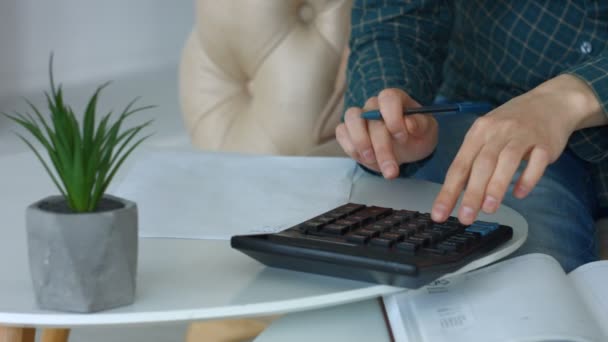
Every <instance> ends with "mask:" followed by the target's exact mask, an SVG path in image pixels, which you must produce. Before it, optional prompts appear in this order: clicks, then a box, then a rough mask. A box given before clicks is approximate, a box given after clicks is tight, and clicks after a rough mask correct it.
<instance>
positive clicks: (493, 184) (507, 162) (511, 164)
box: [482, 140, 528, 213]
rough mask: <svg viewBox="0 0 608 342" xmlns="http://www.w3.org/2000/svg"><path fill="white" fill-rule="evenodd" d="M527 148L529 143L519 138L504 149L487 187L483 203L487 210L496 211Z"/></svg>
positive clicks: (488, 211)
mask: <svg viewBox="0 0 608 342" xmlns="http://www.w3.org/2000/svg"><path fill="white" fill-rule="evenodd" d="M527 150H528V147H527V145H526V144H524V143H523V142H521V141H517V140H512V141H510V142H509V143H507V145H506V146H505V147H504V148H503V149H502V151H501V152H500V155H499V156H498V163H497V164H496V169H495V170H494V174H493V175H492V178H491V179H490V182H489V183H488V187H487V188H486V197H485V199H484V203H483V205H482V208H483V210H484V211H485V212H487V213H493V212H496V210H497V209H498V207H499V206H500V203H502V200H503V198H504V196H505V193H506V192H507V189H508V188H509V185H510V184H511V181H512V180H513V175H515V172H517V169H518V168H519V165H520V164H521V161H522V158H523V156H524V155H525V154H526V152H527Z"/></svg>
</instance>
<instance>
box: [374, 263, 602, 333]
mask: <svg viewBox="0 0 608 342" xmlns="http://www.w3.org/2000/svg"><path fill="white" fill-rule="evenodd" d="M387 299H388V298H387ZM387 299H385V305H386V307H387V313H388V315H389V321H390V323H391V327H395V326H396V325H398V326H397V327H395V328H393V329H392V330H393V332H394V335H395V338H396V341H397V342H402V341H425V342H426V341H433V342H435V341H437V342H443V341H445V342H448V341H449V342H473V341H480V342H481V341H483V342H491V341H560V340H567V341H586V342H589V341H598V342H599V341H602V339H601V332H600V331H599V329H598V327H597V326H596V324H595V322H594V321H593V319H592V317H591V314H590V313H589V312H588V311H587V309H586V307H585V306H584V305H581V304H580V298H579V297H578V295H577V294H576V292H575V291H574V289H573V287H572V285H571V284H570V282H569V281H567V277H566V275H565V274H564V273H563V271H562V269H561V267H560V266H559V264H558V263H557V262H556V261H555V260H554V259H553V258H551V257H549V256H546V255H542V254H531V255H526V256H521V257H517V258H514V259H509V260H506V261H503V262H500V263H497V264H494V265H491V266H488V267H486V268H483V269H480V270H477V271H473V272H471V273H467V274H462V275H459V276H455V277H452V278H448V279H440V280H438V281H436V282H434V283H432V284H430V285H428V286H426V287H423V288H421V289H418V290H414V291H410V292H405V293H403V294H398V295H395V296H394V297H393V298H390V299H389V300H387ZM396 311H397V312H396ZM395 313H396V314H395ZM397 315H398V317H395V316H397ZM391 316H393V317H391ZM397 320H400V322H397Z"/></svg>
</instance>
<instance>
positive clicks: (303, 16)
mask: <svg viewBox="0 0 608 342" xmlns="http://www.w3.org/2000/svg"><path fill="white" fill-rule="evenodd" d="M298 18H299V19H300V21H302V22H303V23H305V24H308V23H310V22H311V21H313V19H314V18H315V10H314V9H313V8H312V6H311V5H310V4H308V3H306V2H304V3H302V4H301V5H300V6H299V7H298Z"/></svg>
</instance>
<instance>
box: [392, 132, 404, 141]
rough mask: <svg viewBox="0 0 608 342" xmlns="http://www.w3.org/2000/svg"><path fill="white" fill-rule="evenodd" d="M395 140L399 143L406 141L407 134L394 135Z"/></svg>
mask: <svg viewBox="0 0 608 342" xmlns="http://www.w3.org/2000/svg"><path fill="white" fill-rule="evenodd" d="M393 138H394V139H395V140H398V141H405V133H403V132H399V133H397V134H394V135H393Z"/></svg>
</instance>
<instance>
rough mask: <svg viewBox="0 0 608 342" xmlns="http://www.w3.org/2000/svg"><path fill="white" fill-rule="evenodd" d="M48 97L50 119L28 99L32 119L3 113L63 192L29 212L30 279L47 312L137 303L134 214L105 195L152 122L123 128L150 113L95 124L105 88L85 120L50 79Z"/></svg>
mask: <svg viewBox="0 0 608 342" xmlns="http://www.w3.org/2000/svg"><path fill="white" fill-rule="evenodd" d="M49 74H50V83H51V89H50V94H49V93H48V92H45V95H46V98H47V106H48V110H49V112H50V115H49V116H50V120H48V119H46V118H45V117H44V116H43V115H42V114H41V112H40V111H39V110H38V109H37V108H36V107H35V106H34V105H33V104H32V103H31V102H30V101H28V100H26V101H27V103H28V105H29V108H30V109H31V110H32V113H24V114H22V113H13V114H11V115H9V114H4V115H5V116H7V117H8V118H10V119H11V120H13V121H14V122H16V123H17V124H19V125H20V126H22V127H23V128H25V129H26V131H27V132H29V133H30V134H31V135H32V136H33V138H35V140H37V141H38V142H39V143H40V144H41V145H42V149H43V150H44V151H45V152H46V154H47V155H48V161H47V160H45V158H43V156H42V154H41V153H40V152H39V151H38V150H37V148H36V147H34V144H32V142H30V141H29V140H28V139H26V138H25V137H24V136H23V135H20V134H18V135H19V137H20V138H21V139H22V140H23V141H24V142H25V143H26V144H27V146H29V148H30V149H31V150H32V151H33V152H34V154H35V155H36V157H37V158H38V159H39V160H40V162H41V163H42V166H43V167H44V168H45V170H46V172H47V173H48V174H49V176H50V177H51V179H52V181H53V182H54V184H55V185H56V187H57V189H58V190H59V192H60V195H56V196H49V197H47V198H44V199H42V200H40V201H37V202H35V203H33V204H31V205H30V206H29V207H28V208H27V210H26V227H27V243H28V256H29V265H30V273H31V277H32V282H33V286H34V291H35V294H36V300H37V303H38V306H39V307H40V308H42V309H50V310H59V311H72V312H94V311H100V310H105V309H110V308H115V307H118V306H122V305H128V304H131V303H133V301H134V298H135V280H136V270H137V246H138V226H137V207H136V205H135V203H133V202H130V201H128V200H126V199H122V198H118V197H114V196H111V195H109V194H106V193H105V192H106V189H107V188H108V185H109V184H110V182H111V181H112V179H113V177H114V175H115V174H116V172H117V170H118V169H119V168H120V166H121V165H122V164H123V162H124V161H125V159H126V158H127V157H128V156H129V155H130V154H131V152H132V151H133V150H134V149H135V148H136V147H137V146H138V145H140V144H141V143H142V142H143V141H144V140H145V139H146V138H147V137H149V135H148V136H144V137H142V138H140V137H139V135H140V133H141V131H142V130H143V129H144V128H145V127H147V126H148V125H149V124H150V123H151V121H147V122H145V123H143V124H140V125H137V126H134V127H131V128H128V129H122V127H123V124H124V123H125V120H126V119H127V118H129V117H130V116H131V115H133V114H134V113H137V112H140V111H142V110H145V109H149V108H151V106H146V107H138V108H135V107H134V104H135V102H136V100H137V99H135V100H134V101H132V102H131V103H130V104H129V105H128V106H127V107H126V108H125V109H124V111H123V112H122V113H121V114H120V115H119V116H118V117H117V118H116V120H112V121H113V122H111V118H112V113H111V112H110V113H108V114H106V115H105V116H103V117H101V118H99V119H98V118H96V116H97V113H96V110H97V100H98V97H99V95H100V92H101V91H102V90H103V89H104V88H105V87H106V86H107V85H108V83H106V84H104V85H102V86H100V87H98V88H97V90H96V91H95V92H94V94H93V95H92V97H91V98H90V100H89V101H88V105H87V106H86V109H85V112H84V115H83V117H82V120H79V119H78V118H77V116H76V115H75V114H74V111H73V109H72V108H71V107H70V106H69V105H68V104H66V103H65V102H64V97H63V91H62V87H61V85H59V86H58V87H56V86H55V82H54V80H53V57H52V56H51V59H50V63H49Z"/></svg>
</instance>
